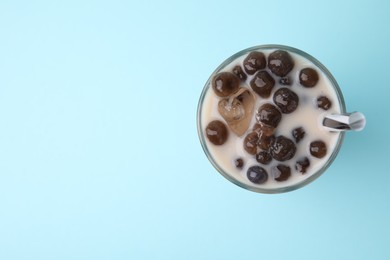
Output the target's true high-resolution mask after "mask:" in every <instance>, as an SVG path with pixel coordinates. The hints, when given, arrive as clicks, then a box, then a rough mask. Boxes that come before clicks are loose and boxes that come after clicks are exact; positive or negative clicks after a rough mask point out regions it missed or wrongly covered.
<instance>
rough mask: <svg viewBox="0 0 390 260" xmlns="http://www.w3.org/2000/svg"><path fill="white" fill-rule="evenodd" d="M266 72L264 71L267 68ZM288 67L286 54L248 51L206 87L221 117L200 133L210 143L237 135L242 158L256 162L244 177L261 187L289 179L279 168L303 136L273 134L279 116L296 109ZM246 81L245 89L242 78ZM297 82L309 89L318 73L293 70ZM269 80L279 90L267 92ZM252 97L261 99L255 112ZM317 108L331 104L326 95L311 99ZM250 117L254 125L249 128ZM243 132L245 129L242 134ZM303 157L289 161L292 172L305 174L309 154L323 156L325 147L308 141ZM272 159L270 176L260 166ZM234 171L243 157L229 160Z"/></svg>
mask: <svg viewBox="0 0 390 260" xmlns="http://www.w3.org/2000/svg"><path fill="white" fill-rule="evenodd" d="M267 68H268V70H267ZM293 68H294V60H293V58H292V57H291V55H290V54H289V53H288V52H287V51H283V50H276V51H274V52H272V53H270V54H269V55H268V57H266V55H265V54H264V53H262V52H259V51H252V52H250V53H249V54H248V55H247V56H246V58H245V59H244V61H243V62H242V64H238V65H236V66H235V67H233V69H232V70H231V71H223V72H220V73H218V74H216V75H215V77H214V78H213V79H212V82H211V86H212V88H213V91H214V93H215V95H217V96H218V97H219V102H218V112H219V114H220V115H221V116H222V118H223V119H224V122H223V121H221V120H214V121H211V122H210V123H209V124H208V125H207V127H206V129H205V135H206V137H207V138H208V140H209V141H210V142H211V143H212V144H214V145H223V144H225V142H226V141H227V139H228V137H229V135H230V134H235V135H237V136H243V137H244V138H243V144H242V145H243V148H244V150H245V151H246V152H247V153H248V156H254V158H255V159H256V161H257V162H258V164H256V165H252V166H250V167H249V168H248V169H247V172H246V176H247V178H248V180H249V181H251V182H252V183H255V184H263V183H265V182H267V180H268V179H269V178H273V179H274V180H275V181H277V182H283V181H286V180H288V179H289V178H290V176H291V169H290V166H288V165H287V164H285V163H286V162H289V161H290V160H294V156H295V153H296V150H297V146H298V145H299V143H300V141H301V140H302V139H303V138H305V129H304V128H303V127H297V128H295V129H292V130H291V134H290V135H289V136H284V135H277V133H278V131H277V129H278V126H279V123H280V121H281V120H282V117H283V116H285V115H288V114H291V113H294V111H296V109H297V108H298V106H299V96H298V95H297V93H295V92H294V91H292V90H291V89H290V88H289V86H291V84H292V78H291V75H289V73H290V72H291V70H292V69H293ZM249 75H251V76H252V79H251V80H250V82H249V86H250V88H248V87H245V84H243V82H245V81H246V80H247V78H248V76H249ZM298 78H299V84H300V86H301V87H303V88H313V87H315V86H316V85H317V83H318V81H319V75H318V73H317V71H316V70H315V69H313V68H303V69H302V70H300V71H299V77H298ZM275 82H279V83H280V84H278V85H280V86H281V87H278V89H277V90H276V91H274V92H273V96H272V97H271V94H272V91H273V89H274V87H275ZM256 95H257V98H261V99H267V102H266V103H263V104H262V105H261V106H260V107H258V108H257V109H256V108H255V103H256V102H255V101H256ZM316 105H317V107H318V108H319V109H322V110H328V109H329V108H330V107H331V105H332V103H331V101H330V100H329V98H328V97H326V96H319V97H317V99H316ZM253 116H255V119H256V120H255V122H256V123H255V124H254V125H252V126H251V125H250V123H251V122H252V118H253ZM248 130H249V131H248ZM309 153H310V155H309V154H308V156H306V157H303V158H299V160H295V161H294V163H293V165H294V167H295V170H296V171H297V172H299V173H301V174H305V173H306V171H307V169H308V168H309V167H310V160H311V158H310V156H313V157H316V158H323V157H324V156H325V155H326V153H327V147H326V144H325V142H323V141H322V140H312V141H311V142H310V146H309ZM273 160H276V161H277V164H275V166H274V167H272V168H271V169H270V172H267V170H266V169H265V168H264V167H263V166H264V165H268V164H270V163H271V162H272V161H273ZM233 163H234V165H235V167H237V168H239V169H242V168H244V165H245V160H244V158H236V159H235V160H234V162H233Z"/></svg>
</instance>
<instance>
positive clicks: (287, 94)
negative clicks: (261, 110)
mask: <svg viewBox="0 0 390 260" xmlns="http://www.w3.org/2000/svg"><path fill="white" fill-rule="evenodd" d="M273 100H274V103H275V104H276V105H277V106H278V107H279V108H280V110H281V111H282V113H284V114H290V113H292V112H294V111H295V109H297V107H298V104H299V98H298V95H297V94H296V93H295V92H294V91H291V90H289V89H288V88H280V89H278V90H277V91H276V92H275V94H274V97H273Z"/></svg>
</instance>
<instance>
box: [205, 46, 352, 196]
mask: <svg viewBox="0 0 390 260" xmlns="http://www.w3.org/2000/svg"><path fill="white" fill-rule="evenodd" d="M270 49H281V50H286V51H289V52H292V53H294V54H298V55H301V56H303V57H304V58H306V59H308V60H310V61H311V62H313V64H314V65H315V66H317V67H318V68H319V69H320V70H321V71H322V72H323V73H324V74H325V75H326V76H327V78H328V79H329V81H330V82H331V84H332V86H333V88H334V89H335V91H336V95H337V98H338V102H339V104H340V112H341V113H346V108H345V102H344V97H343V94H342V92H341V89H340V87H339V85H338V83H337V81H336V79H335V78H334V77H333V75H332V74H331V73H330V71H329V70H328V69H327V68H326V67H325V66H324V65H323V64H322V63H321V62H320V61H318V60H317V59H316V58H314V57H313V56H311V55H310V54H308V53H306V52H304V51H302V50H299V49H296V48H294V47H290V46H287V45H280V44H265V45H257V46H253V47H250V48H246V49H243V50H241V51H239V52H237V53H235V54H233V55H232V56H230V57H229V58H227V59H225V60H224V61H223V62H222V63H221V64H220V65H219V66H218V67H217V68H216V69H215V70H214V72H213V73H212V74H211V75H210V77H209V78H208V80H207V81H206V84H205V86H204V87H203V90H202V93H201V95H200V98H199V102H198V107H197V130H198V137H199V140H200V142H201V145H202V148H203V151H204V153H205V154H206V157H207V158H208V160H209V161H210V163H211V164H212V165H213V166H214V168H215V169H216V170H217V171H218V172H219V173H220V174H221V175H222V176H223V177H225V178H226V179H227V180H229V181H230V182H232V183H234V184H236V185H238V186H240V187H241V188H244V189H247V190H250V191H254V192H258V193H266V194H274V193H284V192H289V191H293V190H296V189H299V188H301V187H303V186H306V185H307V184H309V183H311V182H312V181H314V180H315V179H317V178H318V177H320V176H321V175H322V174H323V173H324V172H325V171H326V170H327V169H328V168H329V166H330V165H331V164H332V163H333V161H334V160H335V158H336V157H337V154H338V153H339V151H340V148H341V146H342V143H343V140H344V135H345V133H344V132H340V134H339V138H338V140H337V143H336V147H335V149H334V150H333V152H332V154H331V156H330V157H329V159H328V160H327V162H326V163H325V164H324V165H323V166H322V167H321V168H320V169H319V170H318V171H317V172H315V173H313V174H312V175H311V176H310V177H308V178H306V179H304V180H302V181H300V182H298V183H295V184H293V185H290V186H287V187H279V188H271V189H267V188H262V187H254V186H250V185H247V184H245V183H243V182H241V181H239V180H237V179H236V178H234V177H232V176H231V175H230V174H228V173H226V172H225V171H224V170H223V169H222V168H221V167H220V166H219V164H218V163H217V162H216V161H215V160H214V158H213V157H212V156H211V154H210V152H209V150H208V148H207V144H206V140H205V137H204V134H203V128H202V123H201V115H202V108H203V102H204V99H205V96H206V93H207V91H208V89H209V86H210V81H211V80H212V78H213V77H214V76H215V75H216V74H217V73H218V72H219V71H220V70H221V69H222V68H224V67H225V66H226V65H228V64H229V63H231V62H232V61H233V60H235V59H237V58H238V57H241V56H243V55H244V54H246V53H249V52H251V51H255V50H270Z"/></svg>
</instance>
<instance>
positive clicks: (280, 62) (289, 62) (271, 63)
mask: <svg viewBox="0 0 390 260" xmlns="http://www.w3.org/2000/svg"><path fill="white" fill-rule="evenodd" d="M293 67H294V60H293V59H292V57H291V56H290V54H288V52H287V51H282V50H277V51H274V52H272V53H271V54H270V55H269V56H268V68H269V69H270V70H271V71H272V73H274V74H275V75H276V76H279V77H284V76H286V75H287V74H288V73H289V72H290V71H291V70H292V69H293Z"/></svg>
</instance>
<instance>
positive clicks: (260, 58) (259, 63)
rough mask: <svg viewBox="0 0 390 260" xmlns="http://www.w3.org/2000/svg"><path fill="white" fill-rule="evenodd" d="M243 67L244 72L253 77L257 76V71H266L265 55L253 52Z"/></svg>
mask: <svg viewBox="0 0 390 260" xmlns="http://www.w3.org/2000/svg"><path fill="white" fill-rule="evenodd" d="M243 65H244V70H245V71H246V73H248V74H249V75H253V74H255V72H256V71H258V70H261V69H264V68H265V66H266V60H265V55H264V53H262V52H258V51H252V52H251V53H249V54H248V56H247V57H246V58H245V60H244V62H243Z"/></svg>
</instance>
